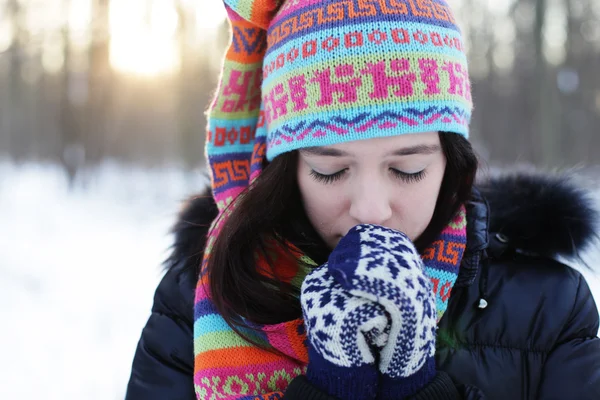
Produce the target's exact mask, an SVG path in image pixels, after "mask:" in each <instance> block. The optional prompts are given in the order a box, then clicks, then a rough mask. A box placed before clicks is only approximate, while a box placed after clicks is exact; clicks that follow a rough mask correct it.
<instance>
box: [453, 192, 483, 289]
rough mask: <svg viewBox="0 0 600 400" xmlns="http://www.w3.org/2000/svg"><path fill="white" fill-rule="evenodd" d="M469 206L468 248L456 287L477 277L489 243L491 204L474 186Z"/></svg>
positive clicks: (467, 205) (471, 281)
mask: <svg viewBox="0 0 600 400" xmlns="http://www.w3.org/2000/svg"><path fill="white" fill-rule="evenodd" d="M466 208H467V248H466V249H465V254H464V256H463V260H462V263H461V266H460V271H459V273H458V278H457V279H456V283H455V284H454V286H455V287H465V286H470V285H471V284H472V283H473V282H474V281H475V278H476V277H477V273H478V271H479V263H480V261H481V258H482V256H483V253H484V251H485V250H486V249H487V248H488V245H489V223H490V218H489V216H490V212H489V205H488V203H487V201H486V200H485V198H484V197H483V195H482V194H481V192H480V191H479V190H478V189H477V188H473V191H472V193H471V200H470V201H469V202H468V203H467V204H466Z"/></svg>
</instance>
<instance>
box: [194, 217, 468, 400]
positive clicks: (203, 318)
mask: <svg viewBox="0 0 600 400" xmlns="http://www.w3.org/2000/svg"><path fill="white" fill-rule="evenodd" d="M466 228H467V223H466V211H465V208H464V207H463V208H461V210H460V212H459V213H458V214H457V216H456V217H455V218H454V219H453V220H452V221H451V223H450V224H448V226H447V227H446V228H445V229H444V230H443V231H442V233H441V234H440V236H439V237H438V239H437V240H436V241H434V242H433V244H432V245H431V246H430V247H429V248H427V249H426V250H425V251H424V252H423V254H422V257H423V261H424V263H425V266H426V272H427V275H428V276H429V278H430V279H431V281H432V283H433V290H434V291H435V295H436V307H437V314H438V322H439V321H440V319H441V318H442V316H443V315H444V312H445V311H446V308H447V306H448V299H449V298H450V293H451V291H452V287H453V286H454V282H455V281H456V278H457V276H458V270H459V266H460V262H461V260H462V256H463V254H464V250H465V245H466V241H467V240H466V239H467V235H466ZM275 256H277V255H275ZM277 259H278V260H282V263H281V264H279V265H277V268H278V269H279V270H280V271H282V272H284V273H282V275H283V276H286V277H288V278H287V280H288V282H291V283H292V285H294V286H296V287H300V285H301V283H302V280H303V279H304V277H305V276H306V275H307V274H308V272H309V271H307V269H306V268H305V267H300V266H298V265H297V264H295V263H289V262H285V261H284V260H289V257H286V256H285V255H284V253H281V257H277ZM301 261H302V263H301V265H311V264H312V265H314V263H313V262H311V261H310V259H308V258H307V257H306V256H304V257H301ZM259 262H261V261H260V260H259ZM207 284H208V281H207V279H206V276H203V278H201V279H200V280H199V282H198V285H197V287H196V303H195V306H194V354H195V367H194V386H195V390H196V396H197V398H198V400H208V399H279V398H282V396H283V392H284V391H285V389H286V387H287V386H288V384H289V383H290V382H291V380H292V379H293V378H295V377H296V376H298V375H301V374H303V373H304V372H305V369H306V365H307V363H308V354H307V349H306V346H305V344H304V343H305V339H306V335H305V331H304V324H303V321H302V319H296V320H294V321H289V322H284V323H281V324H277V325H264V326H261V327H260V330H259V331H258V335H257V334H256V333H253V334H252V336H253V337H255V338H257V340H258V341H259V342H260V343H261V344H263V345H264V346H265V347H266V348H273V349H276V350H278V351H280V352H281V353H282V354H284V355H285V356H280V355H277V354H275V353H272V352H269V351H267V350H264V349H261V348H258V347H256V346H254V345H252V344H250V343H248V342H246V341H245V340H244V339H242V338H241V337H240V336H238V335H237V334H236V333H235V332H234V331H233V330H232V329H231V328H230V327H229V326H228V325H227V323H226V322H225V320H224V319H223V318H222V317H221V316H220V315H219V314H218V313H217V311H216V309H215V307H214V305H213V304H212V302H211V300H210V295H209V293H208V292H207V288H208V286H207Z"/></svg>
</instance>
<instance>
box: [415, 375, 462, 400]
mask: <svg viewBox="0 0 600 400" xmlns="http://www.w3.org/2000/svg"><path fill="white" fill-rule="evenodd" d="M462 398H463V396H462V395H461V394H460V392H459V391H458V388H457V387H456V385H455V384H454V382H453V381H452V378H450V375H448V374H447V373H445V372H443V371H439V372H438V373H437V375H436V376H435V378H434V379H433V380H432V381H431V382H430V383H429V384H428V385H427V386H425V387H424V388H423V390H421V391H420V392H419V393H417V394H415V395H414V396H412V397H409V399H410V400H462Z"/></svg>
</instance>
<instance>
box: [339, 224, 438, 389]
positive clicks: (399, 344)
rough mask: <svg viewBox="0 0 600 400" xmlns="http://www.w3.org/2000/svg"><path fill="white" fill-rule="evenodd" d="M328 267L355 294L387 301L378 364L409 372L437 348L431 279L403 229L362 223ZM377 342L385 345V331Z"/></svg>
mask: <svg viewBox="0 0 600 400" xmlns="http://www.w3.org/2000/svg"><path fill="white" fill-rule="evenodd" d="M327 268H328V271H329V273H330V275H331V276H332V277H333V279H334V281H335V282H336V283H339V284H340V285H341V286H342V287H343V289H344V290H345V291H347V292H348V293H350V294H351V295H353V296H355V297H356V298H361V299H367V300H370V301H372V302H373V303H375V304H378V305H381V306H383V308H384V309H385V312H386V315H387V316H388V318H389V326H388V327H386V328H384V329H383V330H382V332H384V333H385V341H386V343H385V344H384V345H383V348H382V349H381V352H380V362H379V370H380V371H381V372H382V373H384V374H386V375H388V376H389V377H391V378H400V377H408V376H411V375H412V374H414V373H415V372H416V371H418V370H419V369H420V368H421V367H422V366H423V365H424V364H425V361H426V360H427V358H429V357H433V356H434V354H435V334H436V325H437V324H436V310H435V295H434V293H433V290H432V284H431V280H430V279H428V278H427V276H426V274H425V267H424V264H423V261H422V259H421V256H420V255H419V253H418V251H417V250H416V248H415V247H414V244H413V243H412V241H411V240H410V239H409V238H408V237H407V236H406V235H405V234H404V233H402V232H399V231H395V230H393V229H388V228H384V227H381V226H377V225H358V226H356V227H354V228H352V229H351V230H350V232H348V234H346V236H344V237H343V238H342V240H341V241H340V243H339V244H338V246H337V247H336V249H335V250H334V251H333V252H332V254H331V256H330V258H329V262H328V263H327ZM375 338H376V339H379V342H378V343H371V344H372V345H381V344H382V342H383V341H384V340H383V337H381V336H379V337H377V336H376V337H375Z"/></svg>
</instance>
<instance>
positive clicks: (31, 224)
mask: <svg viewBox="0 0 600 400" xmlns="http://www.w3.org/2000/svg"><path fill="white" fill-rule="evenodd" d="M201 184H202V180H201V179H194V180H191V181H190V180H189V179H188V180H186V178H185V176H184V175H183V174H182V173H181V172H179V171H177V170H174V169H173V170H164V169H163V170H157V171H147V170H142V169H131V168H125V167H119V166H116V165H108V164H107V165H106V166H104V167H103V168H102V169H101V170H100V171H98V172H96V173H95V174H94V177H93V179H92V180H91V181H90V182H89V184H88V185H87V187H86V189H85V190H84V189H81V188H79V189H75V190H74V191H73V192H69V190H68V186H67V182H66V180H65V179H64V176H63V174H62V172H61V171H60V170H59V169H58V168H56V167H54V166H49V165H26V166H23V167H15V166H11V165H9V164H7V163H2V162H0V300H1V301H2V306H0V321H1V326H2V328H1V329H0V343H1V346H2V357H1V358H2V366H1V370H0V399H14V400H29V399H39V398H44V399H48V400H50V399H52V400H54V399H56V400H71V399H73V400H74V399H77V400H96V399H98V400H118V399H123V398H124V393H125V386H126V384H127V380H128V378H129V369H130V367H131V360H132V357H133V354H134V351H135V346H136V343H137V340H138V338H139V335H140V331H141V329H142V327H143V325H144V323H145V321H146V319H147V318H148V315H149V311H150V307H151V305H152V297H153V292H154V289H155V287H156V285H157V283H158V281H159V279H160V277H161V276H162V270H161V265H160V264H161V261H162V260H163V259H164V257H165V255H166V254H167V249H168V247H169V245H170V243H171V242H170V240H171V238H170V236H169V234H168V231H169V227H170V225H171V224H172V222H173V220H174V216H175V214H176V212H177V211H178V205H179V201H180V200H181V199H182V198H184V197H185V195H186V194H187V193H190V192H194V191H195V189H197V188H198V187H199V186H200V185H201Z"/></svg>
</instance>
